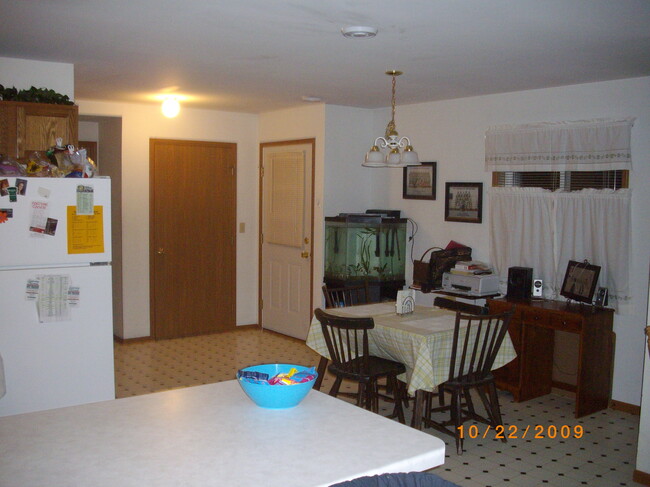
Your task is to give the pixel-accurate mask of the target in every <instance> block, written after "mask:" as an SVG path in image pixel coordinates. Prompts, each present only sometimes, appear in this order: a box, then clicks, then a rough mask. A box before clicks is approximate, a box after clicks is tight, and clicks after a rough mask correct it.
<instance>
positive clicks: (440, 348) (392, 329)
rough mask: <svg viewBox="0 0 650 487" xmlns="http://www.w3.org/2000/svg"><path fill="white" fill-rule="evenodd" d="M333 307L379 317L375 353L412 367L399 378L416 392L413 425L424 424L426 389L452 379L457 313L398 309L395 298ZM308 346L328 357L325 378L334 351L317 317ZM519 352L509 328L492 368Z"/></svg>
mask: <svg viewBox="0 0 650 487" xmlns="http://www.w3.org/2000/svg"><path fill="white" fill-rule="evenodd" d="M327 312H328V313H331V314H334V315H338V316H343V317H351V318H359V317H371V318H373V321H374V324H375V326H374V328H372V329H370V330H368V345H369V353H370V354H371V355H375V356H377V357H382V358H386V359H390V360H394V361H396V362H400V363H402V364H404V365H405V367H406V373H405V374H403V375H401V376H399V377H398V378H399V379H400V380H401V381H403V382H405V383H406V384H407V390H408V393H409V394H410V395H412V396H414V397H415V405H414V411H413V419H412V421H411V426H413V427H414V428H416V429H421V428H422V413H423V409H424V401H425V397H426V394H425V393H426V392H436V391H437V387H438V385H440V384H442V383H443V382H445V381H446V380H448V379H449V367H450V363H451V352H452V346H453V336H454V327H455V323H456V313H455V312H454V311H451V310H447V309H443V308H437V307H430V306H420V305H416V306H415V307H414V310H413V312H411V313H408V314H397V313H396V308H395V302H390V301H385V302H381V303H372V304H363V305H357V306H346V307H342V308H330V309H327ZM307 346H309V347H310V348H311V349H312V350H314V351H316V352H317V353H318V354H319V355H321V357H322V358H321V360H320V363H319V366H318V372H319V378H322V377H323V375H324V374H325V370H326V366H327V362H328V360H329V359H330V358H331V357H330V354H329V351H328V349H327V344H326V343H325V337H324V335H323V330H322V327H321V324H320V322H319V321H318V320H317V319H316V317H314V318H313V319H312V321H311V325H310V327H309V333H308V335H307ZM516 356H517V353H516V351H515V348H514V346H513V344H512V341H511V340H510V335H509V334H506V335H505V337H504V340H503V343H502V344H501V348H500V349H499V352H498V353H497V356H496V359H495V361H494V364H493V367H492V369H493V370H494V369H497V368H499V367H502V366H504V365H506V364H507V363H509V362H511V361H512V360H514V359H515V358H516ZM319 386H320V383H319Z"/></svg>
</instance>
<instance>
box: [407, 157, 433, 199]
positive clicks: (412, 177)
mask: <svg viewBox="0 0 650 487" xmlns="http://www.w3.org/2000/svg"><path fill="white" fill-rule="evenodd" d="M402 198H404V199H406V200H435V199H436V163H435V162H423V163H422V165H421V166H406V167H405V168H404V180H403V182H402Z"/></svg>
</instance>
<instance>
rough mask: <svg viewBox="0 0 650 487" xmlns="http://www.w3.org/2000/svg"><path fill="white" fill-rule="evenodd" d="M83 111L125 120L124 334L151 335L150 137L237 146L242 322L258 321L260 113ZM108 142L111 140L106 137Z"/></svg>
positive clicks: (125, 107) (89, 105)
mask: <svg viewBox="0 0 650 487" xmlns="http://www.w3.org/2000/svg"><path fill="white" fill-rule="evenodd" d="M77 103H78V105H79V113H80V115H97V116H111V117H121V118H122V212H123V218H122V232H123V233H122V235H123V241H122V244H123V271H124V275H123V283H124V284H123V286H124V287H123V291H124V293H123V294H124V336H123V338H127V339H128V338H135V337H142V336H149V334H150V323H149V139H150V138H168V139H187V140H205V141H215V142H234V143H236V144H237V221H238V222H244V223H245V227H246V229H247V230H246V233H243V234H242V233H238V234H237V324H238V325H240V324H250V323H256V322H257V301H256V299H257V286H256V276H257V261H256V259H255V257H256V256H257V232H256V231H255V229H256V228H257V199H256V196H254V197H251V196H252V195H257V189H256V188H257V169H256V168H257V140H258V136H257V116H255V115H249V114H240V113H228V112H217V111H211V110H198V109H191V108H186V107H184V108H183V109H182V110H181V113H180V114H179V116H178V117H176V118H174V119H168V118H165V117H163V115H162V114H161V112H160V107H158V106H155V105H140V104H134V103H109V102H102V101H92V100H77ZM103 143H107V141H103Z"/></svg>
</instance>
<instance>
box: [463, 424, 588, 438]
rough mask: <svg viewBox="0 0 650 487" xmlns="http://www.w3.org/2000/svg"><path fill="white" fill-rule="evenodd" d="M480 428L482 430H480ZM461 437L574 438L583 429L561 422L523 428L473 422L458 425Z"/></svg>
mask: <svg viewBox="0 0 650 487" xmlns="http://www.w3.org/2000/svg"><path fill="white" fill-rule="evenodd" d="M481 430H482V431H481ZM458 431H459V433H460V437H461V438H490V437H493V438H495V439H498V440H501V439H503V438H507V439H518V438H521V439H525V438H532V439H544V438H551V439H553V438H562V439H567V438H576V439H580V438H582V437H583V436H584V433H585V430H584V428H583V427H582V425H579V424H578V425H574V426H569V425H567V424H563V425H560V426H556V425H554V424H550V425H547V426H544V425H541V424H536V425H530V424H529V425H527V426H526V427H525V428H523V427H520V426H517V425H514V424H511V425H509V426H503V425H499V426H496V427H492V426H490V425H487V426H485V427H479V426H477V425H475V424H472V425H470V426H464V425H461V426H459V427H458Z"/></svg>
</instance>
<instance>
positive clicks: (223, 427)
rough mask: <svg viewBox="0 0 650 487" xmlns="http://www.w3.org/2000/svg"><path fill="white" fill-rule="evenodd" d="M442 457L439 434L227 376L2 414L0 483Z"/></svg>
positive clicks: (335, 471)
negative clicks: (291, 399) (265, 394)
mask: <svg viewBox="0 0 650 487" xmlns="http://www.w3.org/2000/svg"><path fill="white" fill-rule="evenodd" d="M268 387H291V386H268ZM444 460H445V444H444V442H443V441H442V440H441V439H439V438H437V437H435V436H433V435H429V434H426V433H423V432H421V431H415V430H413V429H412V428H409V427H408V426H404V425H402V424H399V423H397V422H395V421H392V420H389V419H387V418H384V417H381V416H379V415H376V414H373V413H371V412H369V411H366V410H365V409H362V408H358V407H356V406H354V405H352V404H349V403H347V402H345V401H340V400H338V399H335V398H333V397H330V396H328V395H326V394H323V393H321V392H319V391H316V390H311V391H310V392H309V394H308V395H307V397H305V399H304V400H303V401H302V402H301V403H300V404H298V405H297V406H296V407H293V408H289V409H265V408H261V407H258V406H257V405H256V404H255V403H253V402H252V401H251V400H250V399H249V398H248V397H247V396H246V394H245V393H244V391H243V390H242V388H241V387H240V385H239V384H238V383H237V381H236V380H231V381H226V382H220V383H215V384H207V385H201V386H194V387H188V388H183V389H175V390H170V391H164V392H157V393H153V394H145V395H141V396H133V397H129V398H123V399H116V400H111V401H103V402H96V403H90V404H83V405H79V406H71V407H66V408H59V409H51V410H46V411H39V412H34V413H26V414H18V415H13V416H5V417H0V485H2V486H3V487H24V486H37V485H47V486H48V487H63V486H65V487H81V486H83V487H87V486H93V487H115V486H120V487H131V486H133V487H135V486H138V487H142V486H156V487H171V486H180V485H182V486H185V487H199V486H200V487H210V486H237V487H259V486H261V485H263V486H265V487H326V486H329V485H332V484H335V483H338V482H343V481H346V480H352V479H355V478H358V477H362V476H367V475H379V474H383V473H397V472H408V471H425V470H428V469H431V468H434V467H436V466H439V465H441V464H443V463H444Z"/></svg>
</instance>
